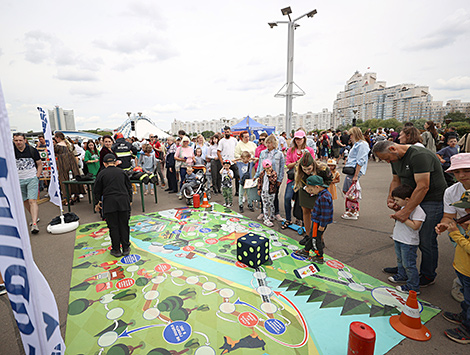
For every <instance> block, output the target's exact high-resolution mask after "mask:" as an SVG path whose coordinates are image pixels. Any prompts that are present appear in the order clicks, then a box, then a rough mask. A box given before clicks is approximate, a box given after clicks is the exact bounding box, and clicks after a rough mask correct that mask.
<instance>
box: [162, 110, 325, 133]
mask: <svg viewBox="0 0 470 355" xmlns="http://www.w3.org/2000/svg"><path fill="white" fill-rule="evenodd" d="M332 115H333V114H332V112H330V111H328V109H327V108H324V109H323V110H322V111H321V112H318V113H312V112H307V113H303V114H299V113H292V128H293V129H294V130H295V129H297V128H299V127H303V128H304V129H305V130H307V131H312V130H317V129H328V128H331V127H332ZM243 118H244V117H240V118H232V119H226V118H219V119H214V120H211V121H207V120H204V121H179V120H176V119H175V120H174V121H173V122H172V123H171V133H172V134H177V133H178V131H179V130H180V129H182V130H184V131H185V132H186V133H200V132H203V131H213V132H221V130H222V129H223V127H224V126H233V125H235V124H237V123H238V122H240V121H241V120H242V119H243ZM252 118H253V119H254V120H255V121H256V122H259V123H261V124H263V125H265V126H274V127H276V131H278V132H279V133H281V132H283V131H284V130H285V125H286V118H285V115H284V114H279V115H277V116H271V115H266V116H263V117H260V116H254V117H252Z"/></svg>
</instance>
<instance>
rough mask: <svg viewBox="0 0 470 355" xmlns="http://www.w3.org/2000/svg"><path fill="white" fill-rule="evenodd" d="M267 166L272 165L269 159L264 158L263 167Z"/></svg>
mask: <svg viewBox="0 0 470 355" xmlns="http://www.w3.org/2000/svg"><path fill="white" fill-rule="evenodd" d="M268 166H273V163H271V160H269V159H264V160H263V168H267V167H268Z"/></svg>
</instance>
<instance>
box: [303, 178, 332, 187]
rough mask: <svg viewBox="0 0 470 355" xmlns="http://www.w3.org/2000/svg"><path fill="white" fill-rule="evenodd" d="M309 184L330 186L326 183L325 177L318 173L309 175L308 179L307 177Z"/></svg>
mask: <svg viewBox="0 0 470 355" xmlns="http://www.w3.org/2000/svg"><path fill="white" fill-rule="evenodd" d="M307 185H310V186H321V187H325V188H328V187H329V186H328V185H326V184H325V182H324V181H323V178H322V177H321V176H318V175H311V176H309V177H308V179H307Z"/></svg>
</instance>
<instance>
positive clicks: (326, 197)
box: [295, 175, 333, 264]
mask: <svg viewBox="0 0 470 355" xmlns="http://www.w3.org/2000/svg"><path fill="white" fill-rule="evenodd" d="M304 189H305V191H307V192H308V193H309V194H311V195H318V198H317V201H316V202H315V205H314V206H313V210H312V233H311V234H309V238H308V239H307V241H306V243H305V248H304V249H299V250H297V251H296V252H295V254H297V255H299V256H303V257H305V258H307V259H308V260H310V261H312V262H316V263H319V264H323V262H324V261H323V246H324V243H323V240H322V237H323V233H324V232H325V229H326V227H327V226H328V224H330V223H333V199H332V197H331V194H330V192H329V191H328V185H327V184H325V183H324V181H323V178H322V177H321V176H318V175H312V176H309V178H308V179H307V185H306V186H305V187H304ZM314 241H315V242H314ZM312 249H314V255H313V256H311V255H310V250H312Z"/></svg>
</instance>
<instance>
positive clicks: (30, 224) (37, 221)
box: [29, 217, 41, 227]
mask: <svg viewBox="0 0 470 355" xmlns="http://www.w3.org/2000/svg"><path fill="white" fill-rule="evenodd" d="M40 220H41V218H39V217H38V219H37V220H36V223H39V221H40ZM32 225H33V222H31V223H29V226H30V227H31V226H32Z"/></svg>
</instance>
